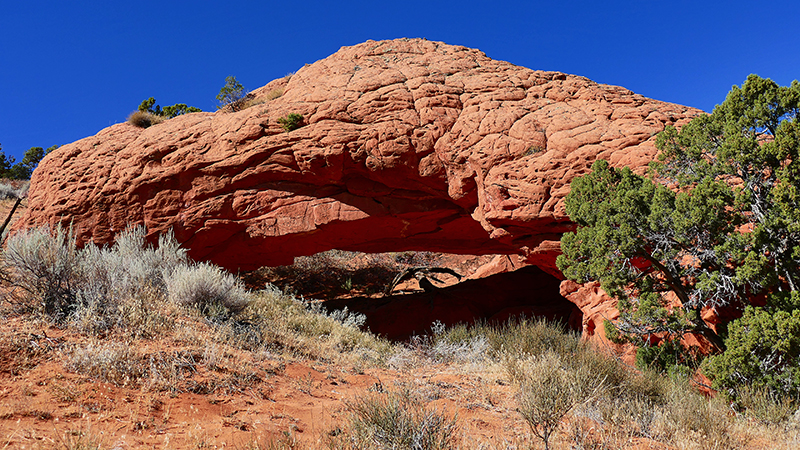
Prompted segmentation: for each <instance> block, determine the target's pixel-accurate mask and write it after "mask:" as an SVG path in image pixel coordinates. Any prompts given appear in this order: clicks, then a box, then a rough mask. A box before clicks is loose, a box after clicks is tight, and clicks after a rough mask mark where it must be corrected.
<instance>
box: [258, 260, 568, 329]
mask: <svg viewBox="0 0 800 450" xmlns="http://www.w3.org/2000/svg"><path fill="white" fill-rule="evenodd" d="M495 258H508V256H505V255H483V256H470V255H452V254H440V253H429V252H400V253H382V254H366V253H357V252H343V251H338V250H332V251H328V252H322V253H318V254H316V255H313V256H306V257H298V258H297V259H295V263H294V264H293V265H292V266H283V267H280V268H270V269H267V270H266V272H267V273H266V274H262V279H261V280H260V281H261V282H263V281H265V280H266V281H269V282H273V283H274V284H276V285H278V286H280V287H282V288H288V289H289V290H290V291H293V292H295V293H296V294H297V295H299V296H302V297H303V298H305V299H317V300H319V301H321V302H322V304H323V305H324V306H325V307H326V308H327V309H329V310H334V309H344V308H345V307H347V309H348V310H349V311H353V312H357V313H361V314H364V315H365V316H366V323H365V325H366V326H367V327H369V329H370V330H371V331H372V332H374V333H376V334H379V335H382V336H384V337H387V338H389V339H391V340H396V341H402V340H406V339H408V338H410V337H411V336H415V335H423V334H428V333H430V332H431V325H432V324H433V323H434V322H441V323H442V324H444V325H446V326H453V325H456V324H462V323H467V324H469V323H474V322H476V321H482V322H490V323H492V322H496V323H501V322H504V321H506V320H508V319H510V318H513V317H522V316H524V317H527V318H539V317H542V318H546V319H548V320H551V321H557V322H561V323H563V324H564V325H566V327H567V328H568V329H572V330H575V331H580V329H581V321H582V314H581V312H580V310H579V309H578V308H577V307H576V306H575V305H574V304H573V303H571V302H570V301H569V300H567V299H565V298H564V297H562V296H561V294H560V290H559V287H560V283H561V280H559V279H558V278H556V277H555V276H553V275H551V274H548V273H547V272H545V271H543V270H542V269H540V268H538V267H536V266H533V265H525V266H523V267H520V268H518V269H516V270H513V271H506V272H501V273H495V274H492V275H488V276H483V277H481V276H479V273H480V269H481V268H482V267H484V266H486V265H487V264H491V263H492V261H493V259H495ZM404 259H405V260H404ZM425 265H427V266H430V267H447V268H449V269H454V270H456V271H458V272H460V273H461V274H462V275H465V279H462V280H461V281H460V282H456V279H455V278H454V277H449V276H447V275H445V276H441V277H439V278H440V279H441V280H442V281H445V282H447V283H446V284H445V285H441V284H439V283H435V284H437V285H439V286H441V287H437V289H434V290H432V291H429V292H425V291H422V290H421V289H419V288H418V286H416V285H415V281H410V282H408V283H406V284H405V285H403V286H400V288H399V289H395V290H394V291H393V293H391V294H389V295H387V294H385V293H384V288H385V287H386V286H387V285H388V284H390V283H391V281H392V279H393V278H394V277H395V275H397V273H398V272H399V271H400V270H402V268H403V267H410V266H425ZM476 272H477V273H478V274H477V277H475V276H473V277H471V278H467V277H469V276H470V275H473V274H475V273H476Z"/></svg>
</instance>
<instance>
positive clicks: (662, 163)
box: [557, 75, 800, 387]
mask: <svg viewBox="0 0 800 450" xmlns="http://www.w3.org/2000/svg"><path fill="white" fill-rule="evenodd" d="M799 117H800V83H798V82H797V81H795V82H793V83H792V84H791V86H789V87H781V86H778V85H777V84H776V83H774V82H773V81H771V80H769V79H762V78H760V77H758V76H755V75H751V76H750V77H748V78H747V80H746V81H745V83H744V84H743V85H742V86H741V87H738V86H734V87H733V88H732V89H731V91H730V93H729V94H728V96H727V98H726V100H725V101H724V102H723V103H722V104H721V105H719V106H717V107H716V108H715V109H714V111H713V112H712V113H711V114H710V115H701V116H698V117H696V118H695V119H693V120H692V121H691V122H689V123H688V124H686V125H684V126H683V127H682V128H681V130H680V131H678V130H677V129H675V128H673V127H667V129H665V130H664V132H662V133H661V134H660V135H659V136H658V138H657V141H656V146H657V147H658V148H659V150H660V151H661V153H660V156H659V160H658V161H657V162H655V163H654V164H652V165H651V171H650V172H649V175H648V176H640V175H636V174H634V173H633V172H632V171H631V170H630V169H627V168H622V169H614V168H611V167H609V165H608V164H607V163H605V162H603V161H598V162H597V163H595V165H594V166H593V170H592V173H591V174H589V175H587V176H585V177H581V178H578V179H576V180H575V181H573V183H572V191H571V192H570V194H569V195H568V196H567V199H566V207H567V214H569V216H570V218H571V219H572V220H573V221H574V222H575V223H576V224H577V225H578V227H577V229H576V231H575V232H574V233H567V234H565V235H564V237H563V239H562V249H563V251H564V254H563V255H562V256H560V257H559V259H558V261H557V262H558V265H559V268H560V269H561V270H562V271H563V272H564V275H565V276H567V277H568V278H571V279H574V280H578V281H581V282H586V281H592V280H596V281H600V282H601V285H602V287H603V288H604V289H605V290H606V291H607V292H608V293H609V294H610V295H612V296H614V297H616V298H618V299H619V308H620V313H621V316H620V320H619V321H618V323H617V324H616V330H618V331H619V332H621V334H622V336H623V337H626V338H628V339H631V338H635V337H637V336H639V337H641V338H642V339H640V340H639V342H640V343H644V342H647V340H648V339H649V338H650V337H652V336H653V335H660V336H664V337H666V341H667V342H676V341H678V340H679V338H680V337H681V336H682V335H683V334H684V333H686V332H690V331H691V332H697V333H699V334H701V335H702V336H704V337H705V338H706V339H708V341H709V342H710V343H711V344H712V345H713V347H714V349H715V353H718V354H719V355H718V356H715V357H714V358H712V359H711V361H710V362H709V363H708V364H707V365H706V368H707V371H708V373H709V374H710V375H712V376H713V377H715V383H716V384H717V385H718V386H723V385H725V384H726V383H728V384H730V383H731V382H733V381H731V380H738V382H753V380H755V379H757V376H756V375H753V374H757V373H760V374H764V373H765V371H769V372H771V373H773V374H774V373H779V372H780V373H782V371H786V370H788V369H787V368H790V367H792V366H793V365H796V364H797V362H798V360H797V350H796V349H795V348H794V347H791V346H789V347H791V351H790V350H781V348H783V347H781V346H774V347H775V352H772V351H769V352H766V351H764V352H761V353H759V354H761V355H764V356H763V357H761V358H756V359H755V360H752V359H751V360H748V361H749V362H746V361H744V358H740V357H737V356H735V355H741V354H742V349H743V346H746V345H750V348H756V347H758V345H761V346H762V347H763V346H765V345H766V346H769V345H768V344H765V343H761V344H758V345H756V344H753V343H751V342H750V343H748V342H746V340H745V339H743V338H742V336H743V333H745V334H746V333H748V332H749V331H752V330H756V329H759V330H763V329H764V328H765V327H766V328H770V327H771V329H778V328H780V329H782V330H795V329H796V328H797V327H796V326H794V325H792V324H793V321H794V320H797V319H796V313H791V312H792V311H794V310H795V309H797V307H798V306H800V302H798V301H795V300H797V298H798V292H797V291H798V289H800V271H798V270H797V268H798V267H800V155H798V153H799V152H800V124H798V118H799ZM756 297H761V298H766V305H764V306H761V307H758V308H762V309H763V311H765V312H766V313H768V314H772V315H773V318H774V321H772V322H769V321H764V320H763V315H762V314H757V313H755V312H751V313H746V314H744V316H743V317H742V318H740V319H738V320H737V321H736V324H735V326H734V325H733V324H732V325H731V327H732V331H731V333H730V336H728V334H727V332H726V326H725V325H726V324H724V323H723V324H721V326H720V327H719V328H718V331H719V333H717V332H715V331H714V330H712V329H711V328H710V327H709V326H708V325H707V324H706V323H705V322H704V321H703V320H702V318H701V317H700V315H701V312H702V311H703V310H704V309H718V308H721V307H728V308H731V307H732V308H734V309H738V310H740V312H741V311H742V310H743V309H744V307H745V306H747V307H748V308H756V307H755V306H749V305H750V303H751V299H753V298H756ZM762 303H763V302H762ZM778 311H787V312H790V314H777V312H778ZM612 331H613V330H612ZM726 337H727V339H725V338H726ZM791 342H795V341H794V340H791ZM784 347H786V348H789V347H787V346H784ZM715 358H716V359H715ZM737 358H738V359H737ZM765 358H767V359H769V361H771V362H769V361H767V360H766V359H765ZM723 359H724V362H725V363H733V364H742V365H743V366H742V367H740V369H741V370H740V371H739V372H738V373H734V372H735V371H734V372H724V371H721V370H719V369H718V368H719V367H721V366H722V365H724V364H723ZM714 361H716V362H714ZM745 366H747V367H745ZM754 366H757V367H754ZM792 373H794V372H792ZM792 377H793V375H790V376H788V378H792ZM781 379H782V380H785V379H787V377H783V378H781ZM725 380H727V381H725ZM794 382H795V383H796V387H797V386H800V380H795V381H794Z"/></svg>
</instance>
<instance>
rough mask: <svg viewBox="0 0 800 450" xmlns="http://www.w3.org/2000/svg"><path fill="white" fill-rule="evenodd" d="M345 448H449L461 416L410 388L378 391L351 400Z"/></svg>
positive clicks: (437, 449) (420, 449)
mask: <svg viewBox="0 0 800 450" xmlns="http://www.w3.org/2000/svg"><path fill="white" fill-rule="evenodd" d="M348 408H349V410H350V412H351V416H350V420H349V422H348V426H347V430H346V432H345V436H346V441H345V442H344V444H345V445H344V448H348V449H375V450H389V449H419V450H445V449H451V448H454V447H455V444H456V442H455V441H456V438H457V432H458V429H459V427H458V418H457V417H453V418H450V417H448V416H447V415H446V414H444V413H443V412H440V411H438V410H436V408H433V407H427V406H426V405H425V404H424V403H423V402H422V401H421V400H420V399H418V398H416V397H415V396H414V395H413V394H412V393H411V392H409V391H400V392H387V393H374V394H371V395H366V396H362V397H359V398H356V399H355V400H354V401H352V402H350V403H349V404H348Z"/></svg>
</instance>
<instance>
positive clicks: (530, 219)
mask: <svg viewBox="0 0 800 450" xmlns="http://www.w3.org/2000/svg"><path fill="white" fill-rule="evenodd" d="M281 92H282V95H280V96H278V94H280V93H281ZM253 95H254V97H255V99H256V100H263V103H261V104H258V105H255V106H252V107H249V108H247V109H245V110H242V111H239V112H229V111H218V112H215V113H194V114H187V115H184V116H179V117H177V118H174V119H171V120H169V121H166V122H164V123H162V124H158V125H154V126H152V127H150V128H147V129H141V128H136V127H134V126H132V125H130V124H128V123H121V124H117V125H113V126H111V127H109V128H106V129H104V130H102V131H100V132H99V133H98V134H97V135H95V136H92V137H89V138H86V139H83V140H80V141H77V142H75V143H72V144H69V145H65V146H63V147H61V148H59V149H58V150H57V151H55V152H53V153H51V154H50V155H48V156H47V157H46V158H45V159H44V160H43V161H42V162H41V164H40V165H39V168H38V169H37V170H36V172H35V173H34V176H33V180H32V182H31V194H30V201H29V207H28V209H27V212H26V214H25V216H24V217H23V218H22V219H21V220H20V221H19V222H17V224H16V228H17V229H19V228H21V227H30V226H35V225H39V224H50V225H53V224H56V223H61V224H63V225H68V224H70V223H72V224H73V226H74V229H75V231H76V233H77V237H78V239H79V241H80V242H87V241H90V240H93V241H94V242H96V243H107V242H110V241H111V240H112V239H113V236H114V234H115V233H117V232H119V231H120V230H122V229H124V228H125V227H126V226H127V225H128V224H131V223H144V224H145V225H146V226H147V229H148V232H149V234H150V236H151V237H152V236H156V235H157V234H160V233H164V232H166V231H167V230H169V229H172V230H174V232H175V234H176V236H177V238H178V240H179V241H181V242H182V243H183V244H184V245H185V246H186V247H187V248H188V249H189V253H190V255H191V256H192V257H193V258H195V259H200V260H211V261H213V262H214V263H217V264H219V265H222V266H224V267H226V268H228V269H231V270H234V271H235V270H240V269H241V270H248V269H253V268H256V267H259V266H263V265H282V264H288V263H290V262H291V261H292V258H293V257H295V256H299V255H309V254H313V253H316V252H319V251H323V250H328V249H331V248H339V249H343V250H356V251H364V252H384V251H401V250H427V251H439V252H450V253H462V254H475V255H485V254H508V255H518V256H521V257H523V258H524V262H525V263H528V264H535V265H537V266H539V267H540V268H542V269H543V270H545V271H546V272H548V273H550V274H553V275H556V276H560V274H559V273H558V270H557V269H556V268H555V264H554V262H555V257H556V255H557V254H558V252H559V246H558V240H559V239H560V236H561V234H562V233H563V232H564V231H566V230H569V229H571V228H572V224H571V223H570V221H569V219H568V218H567V217H566V215H565V213H564V196H565V195H566V193H567V192H568V189H569V182H570V181H571V180H572V179H573V178H574V177H575V176H577V175H580V174H583V173H585V172H586V171H587V170H588V169H589V167H590V166H591V164H592V163H593V162H594V161H595V160H596V159H598V158H601V159H606V160H609V161H610V162H611V163H612V164H613V165H616V166H620V165H627V166H632V167H635V168H643V167H644V166H645V165H646V164H647V163H648V162H649V161H650V160H652V159H653V157H654V156H655V154H656V149H655V147H654V140H655V135H656V133H658V132H659V131H661V130H662V129H663V128H664V127H665V126H666V125H670V124H673V125H675V124H681V123H683V122H685V121H687V120H688V119H690V118H691V117H693V116H695V115H697V114H699V113H701V112H700V111H698V110H695V109H691V108H687V107H684V106H679V105H674V104H669V103H664V102H660V101H656V100H651V99H648V98H645V97H643V96H641V95H637V94H634V93H633V92H631V91H629V90H627V89H624V88H622V87H617V86H608V85H602V84H597V83H594V82H592V81H590V80H588V79H586V78H583V77H579V76H573V75H565V74H562V73H557V72H542V71H535V70H530V69H527V68H524V67H520V66H515V65H513V64H510V63H508V62H503V61H495V60H492V59H490V58H488V57H487V56H486V55H484V54H483V53H482V52H480V51H478V50H474V49H469V48H465V47H460V46H452V45H446V44H443V43H438V42H430V41H427V40H421V39H399V40H392V41H381V42H375V41H368V42H365V43H363V44H359V45H356V46H352V47H344V48H342V49H341V50H340V51H338V52H337V53H335V54H333V55H331V56H330V57H328V58H326V59H323V60H321V61H318V62H316V63H314V64H311V65H307V66H305V67H303V68H302V69H300V70H299V71H297V73H296V74H294V75H293V76H291V77H290V78H288V77H287V78H286V79H279V80H275V81H273V82H271V83H269V84H268V85H266V86H264V87H263V88H260V89H258V90H256V91H254V92H253ZM275 97H277V98H275ZM290 113H296V114H302V115H303V117H304V126H303V127H301V128H299V129H296V130H293V131H291V132H285V131H284V130H283V128H282V127H281V126H280V123H279V122H278V119H279V118H281V117H284V116H286V115H287V114H290ZM515 257H517V256H515ZM577 303H580V302H577ZM586 318H587V315H586V314H584V319H585V320H587V319H586Z"/></svg>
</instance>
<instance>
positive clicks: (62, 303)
mask: <svg viewBox="0 0 800 450" xmlns="http://www.w3.org/2000/svg"><path fill="white" fill-rule="evenodd" d="M81 257H82V255H81V252H80V251H78V250H77V249H76V247H75V236H74V234H73V233H72V230H71V229H64V228H62V227H60V226H59V227H56V229H55V230H53V231H52V232H51V230H50V229H48V228H46V227H39V228H31V229H25V230H22V231H20V232H18V233H16V234H14V235H12V236H11V237H10V238H9V239H8V242H7V245H6V249H5V252H4V253H3V260H4V264H5V265H6V266H7V268H8V269H9V270H8V274H9V277H10V278H11V282H12V284H13V285H14V286H17V287H19V288H20V289H22V290H23V291H25V292H26V293H27V295H29V296H31V297H32V298H34V299H35V302H36V309H37V310H38V311H39V312H40V313H43V314H45V315H47V316H49V317H52V318H53V319H56V320H62V319H65V318H66V317H67V316H68V315H69V314H70V313H71V312H72V311H73V310H74V307H75V305H76V299H77V292H78V288H79V286H80V284H81V273H80V267H81Z"/></svg>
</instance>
